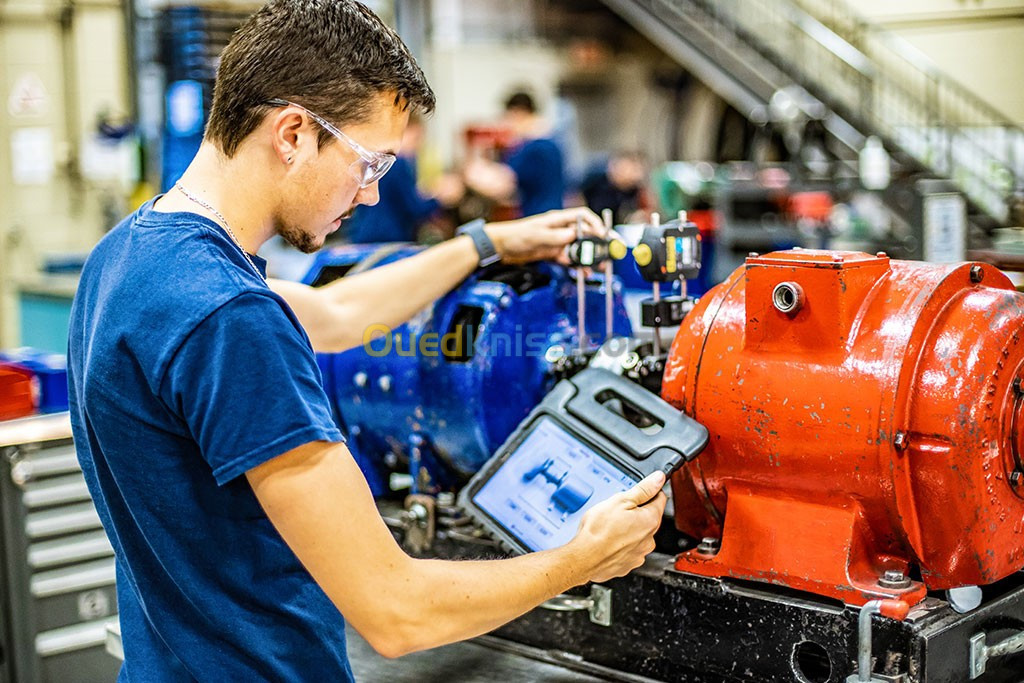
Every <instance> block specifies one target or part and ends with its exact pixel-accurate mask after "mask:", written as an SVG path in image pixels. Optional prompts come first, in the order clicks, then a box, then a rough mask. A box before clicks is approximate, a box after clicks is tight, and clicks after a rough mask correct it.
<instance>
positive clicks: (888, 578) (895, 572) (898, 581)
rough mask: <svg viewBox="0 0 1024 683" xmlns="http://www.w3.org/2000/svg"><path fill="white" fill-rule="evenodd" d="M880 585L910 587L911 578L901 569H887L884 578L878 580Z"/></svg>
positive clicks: (884, 586) (885, 586)
mask: <svg viewBox="0 0 1024 683" xmlns="http://www.w3.org/2000/svg"><path fill="white" fill-rule="evenodd" d="M878 585H879V586H881V587H883V588H909V587H910V579H908V578H907V575H906V574H904V573H903V572H901V571H900V570H899V569H886V570H885V573H884V574H882V578H880V579H879V580H878Z"/></svg>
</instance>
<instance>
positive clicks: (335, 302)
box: [271, 236, 479, 352]
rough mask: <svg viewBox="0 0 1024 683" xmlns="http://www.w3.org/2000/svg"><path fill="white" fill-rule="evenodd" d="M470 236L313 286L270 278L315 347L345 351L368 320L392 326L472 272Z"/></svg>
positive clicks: (473, 250) (359, 336)
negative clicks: (317, 286)
mask: <svg viewBox="0 0 1024 683" xmlns="http://www.w3.org/2000/svg"><path fill="white" fill-rule="evenodd" d="M477 263H479V256H478V254H477V251H476V247H475V246H474V244H473V240H471V239H470V238H469V237H462V236H460V237H456V238H454V239H451V240H448V241H447V242H443V243H441V244H438V245H436V246H434V247H431V248H429V249H426V250H425V251H423V252H422V253H419V254H417V255H415V256H412V257H410V258H406V259H402V260H400V261H396V262H395V263H389V264H388V265H386V266H381V267H380V268H373V269H371V270H367V271H365V272H362V273H358V274H356V275H350V276H348V277H344V278H341V279H340V280H336V281H335V282H332V283H330V284H328V285H325V286H323V287H320V288H317V289H314V288H312V287H308V286H306V285H301V284H298V283H294V282H285V281H281V280H272V281H271V287H272V288H273V289H274V291H275V292H277V293H278V294H280V295H281V296H282V297H283V298H284V299H285V301H287V302H288V304H289V305H290V306H291V308H292V310H293V311H294V312H295V315H296V316H297V317H298V319H299V322H300V323H302V326H303V327H304V328H305V330H306V333H307V334H308V335H309V338H310V341H311V342H312V343H313V348H314V349H316V350H317V351H332V352H336V351H344V350H346V349H350V348H354V347H356V346H359V345H360V344H362V343H364V342H365V341H366V339H365V334H366V332H367V331H368V330H369V329H370V327H371V326H377V325H382V326H385V327H387V328H388V329H394V328H396V327H398V326H399V325H402V324H403V323H405V322H406V321H408V320H409V318H411V317H412V316H414V315H416V314H417V313H418V312H419V311H421V310H423V308H425V307H426V306H427V305H428V304H430V303H431V302H432V301H434V300H436V299H438V298H439V297H441V296H444V295H445V294H447V293H448V292H449V291H451V290H452V288H454V287H455V286H456V285H458V284H459V283H460V282H462V281H463V280H464V279H466V277H467V276H468V275H469V274H470V273H472V272H473V270H474V269H475V268H476V266H477Z"/></svg>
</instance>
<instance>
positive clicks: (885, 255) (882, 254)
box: [875, 251, 889, 258]
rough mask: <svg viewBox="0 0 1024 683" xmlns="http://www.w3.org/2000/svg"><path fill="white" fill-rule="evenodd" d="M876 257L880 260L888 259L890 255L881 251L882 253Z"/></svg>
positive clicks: (878, 253)
mask: <svg viewBox="0 0 1024 683" xmlns="http://www.w3.org/2000/svg"><path fill="white" fill-rule="evenodd" d="M875 256H877V257H878V258H887V257H888V256H889V255H888V254H886V253H885V252H884V251H880V252H877V253H876V254H875Z"/></svg>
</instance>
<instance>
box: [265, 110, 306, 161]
mask: <svg viewBox="0 0 1024 683" xmlns="http://www.w3.org/2000/svg"><path fill="white" fill-rule="evenodd" d="M305 123H306V119H305V115H304V114H303V113H302V112H301V111H299V110H298V109H297V108H295V107H286V108H284V109H280V110H277V111H276V112H275V113H273V114H271V115H270V135H271V144H272V145H273V147H274V153H275V154H276V155H277V157H278V158H279V159H280V160H281V163H283V164H292V163H293V162H294V161H295V160H296V159H297V158H298V157H299V156H300V154H301V153H302V151H303V150H304V149H305V148H306V147H308V146H309V143H310V142H312V143H313V145H314V147H315V145H316V142H315V137H316V134H315V133H313V131H312V127H311V126H306V125H304V124H305Z"/></svg>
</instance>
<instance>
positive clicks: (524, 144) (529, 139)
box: [464, 92, 565, 216]
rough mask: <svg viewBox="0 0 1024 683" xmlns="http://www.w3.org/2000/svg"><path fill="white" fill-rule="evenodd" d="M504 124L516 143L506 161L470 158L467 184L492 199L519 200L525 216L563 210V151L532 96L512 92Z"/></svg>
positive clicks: (466, 170) (506, 108) (506, 103)
mask: <svg viewBox="0 0 1024 683" xmlns="http://www.w3.org/2000/svg"><path fill="white" fill-rule="evenodd" d="M502 123H503V124H504V125H505V126H506V127H507V128H508V129H509V130H511V131H512V134H513V135H514V136H515V139H516V144H515V146H513V147H512V148H511V149H510V150H509V151H508V154H507V155H506V156H505V158H504V159H503V160H502V161H503V163H496V162H493V161H489V160H487V159H473V160H471V161H470V162H469V163H468V164H467V165H466V169H465V172H464V175H465V179H466V185H468V186H469V187H471V188H473V189H474V190H476V191H477V192H479V193H480V194H482V195H484V196H485V197H490V198H491V199H496V200H501V199H512V198H516V199H518V201H519V211H520V213H521V214H522V215H523V216H534V215H537V214H540V213H543V212H545V211H551V210H554V209H561V208H562V196H563V195H564V194H565V172H564V169H563V166H564V163H563V161H562V152H561V150H560V149H559V148H558V144H557V143H556V142H555V141H554V140H553V139H551V138H550V137H549V131H548V125H547V123H546V122H545V121H544V119H543V118H542V117H541V115H540V113H538V111H537V105H536V104H535V103H534V101H533V97H532V96H530V94H529V93H525V92H516V93H513V94H512V95H510V96H509V98H508V99H507V100H506V101H505V114H504V116H503V118H502Z"/></svg>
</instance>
